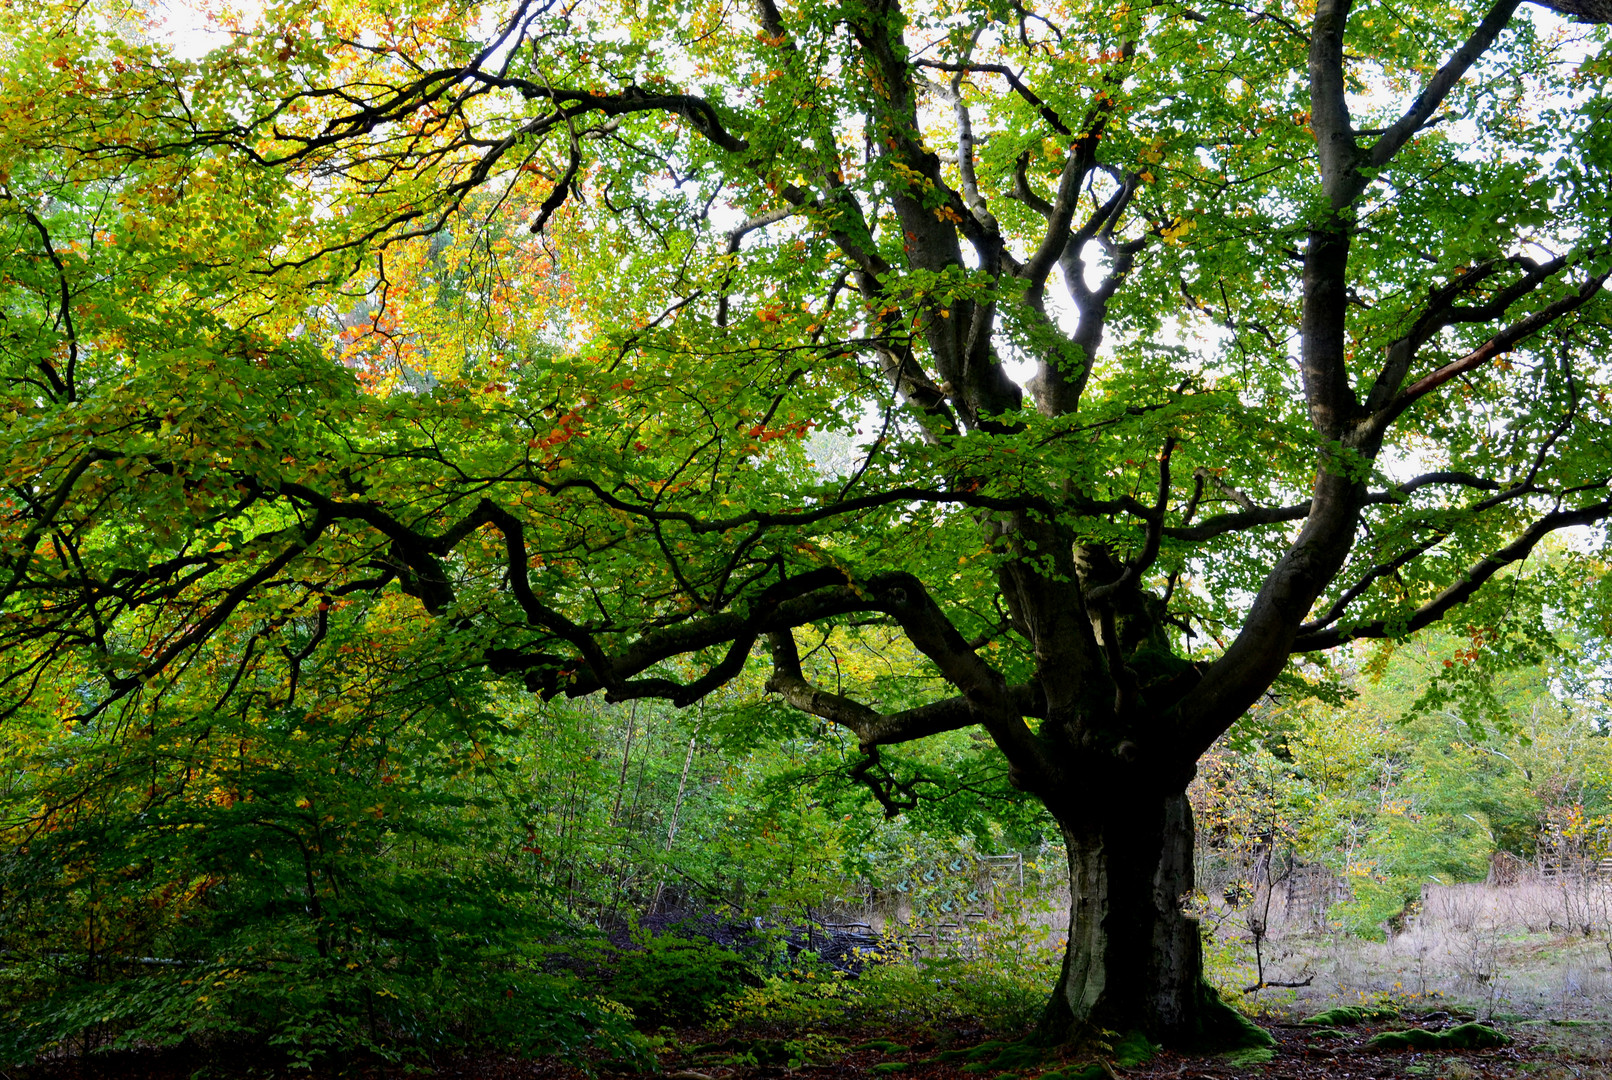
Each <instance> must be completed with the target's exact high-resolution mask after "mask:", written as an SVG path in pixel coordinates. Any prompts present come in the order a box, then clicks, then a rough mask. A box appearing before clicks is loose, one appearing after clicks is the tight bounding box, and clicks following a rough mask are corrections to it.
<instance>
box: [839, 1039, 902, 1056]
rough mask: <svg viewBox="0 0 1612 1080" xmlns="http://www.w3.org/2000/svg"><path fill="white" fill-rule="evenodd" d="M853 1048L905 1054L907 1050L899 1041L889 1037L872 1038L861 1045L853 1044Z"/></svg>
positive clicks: (855, 1049) (858, 1050) (854, 1049)
mask: <svg viewBox="0 0 1612 1080" xmlns="http://www.w3.org/2000/svg"><path fill="white" fill-rule="evenodd" d="M851 1049H852V1050H853V1051H857V1052H861V1051H865V1050H872V1051H875V1052H877V1053H880V1054H905V1053H906V1052H907V1048H906V1047H905V1046H902V1045H901V1044H900V1043H898V1042H891V1041H890V1040H889V1039H872V1040H870V1041H868V1042H865V1043H863V1044H862V1045H861V1046H853V1047H851Z"/></svg>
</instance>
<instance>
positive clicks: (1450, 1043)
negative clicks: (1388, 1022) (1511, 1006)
mask: <svg viewBox="0 0 1612 1080" xmlns="http://www.w3.org/2000/svg"><path fill="white" fill-rule="evenodd" d="M1366 1045H1367V1046H1370V1047H1371V1048H1372V1049H1374V1050H1487V1049H1489V1048H1490V1047H1495V1046H1509V1045H1511V1039H1510V1037H1508V1036H1506V1035H1502V1034H1501V1033H1500V1032H1498V1031H1496V1030H1495V1029H1494V1028H1492V1027H1489V1026H1488V1025H1487V1024H1461V1025H1460V1026H1458V1027H1452V1028H1451V1029H1450V1030H1448V1031H1428V1030H1427V1029H1426V1028H1410V1029H1408V1030H1405V1031H1384V1032H1382V1033H1381V1034H1379V1035H1373V1036H1372V1037H1371V1038H1370V1039H1368V1040H1366Z"/></svg>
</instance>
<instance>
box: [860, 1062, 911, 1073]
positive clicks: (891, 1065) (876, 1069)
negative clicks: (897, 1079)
mask: <svg viewBox="0 0 1612 1080" xmlns="http://www.w3.org/2000/svg"><path fill="white" fill-rule="evenodd" d="M906 1067H907V1063H906V1062H905V1061H881V1062H879V1063H878V1064H877V1065H875V1066H873V1068H871V1069H869V1070H868V1071H869V1072H873V1073H880V1074H883V1073H898V1072H901V1071H902V1070H903V1069H905V1068H906Z"/></svg>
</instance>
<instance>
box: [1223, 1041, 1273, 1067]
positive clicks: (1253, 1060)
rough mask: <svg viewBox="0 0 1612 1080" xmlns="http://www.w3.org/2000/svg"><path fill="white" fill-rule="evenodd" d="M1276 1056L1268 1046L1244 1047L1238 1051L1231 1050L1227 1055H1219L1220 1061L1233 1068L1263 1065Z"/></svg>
mask: <svg viewBox="0 0 1612 1080" xmlns="http://www.w3.org/2000/svg"><path fill="white" fill-rule="evenodd" d="M1275 1056H1276V1051H1275V1050H1273V1049H1272V1048H1270V1047H1269V1046H1245V1047H1243V1048H1242V1049H1240V1050H1233V1051H1231V1052H1230V1053H1228V1054H1221V1055H1220V1060H1221V1061H1224V1062H1225V1063H1226V1064H1227V1065H1231V1066H1233V1067H1234V1068H1239V1069H1241V1068H1246V1067H1247V1066H1249V1065H1264V1064H1265V1063H1266V1062H1268V1061H1270V1060H1271V1059H1272V1058H1274V1057H1275Z"/></svg>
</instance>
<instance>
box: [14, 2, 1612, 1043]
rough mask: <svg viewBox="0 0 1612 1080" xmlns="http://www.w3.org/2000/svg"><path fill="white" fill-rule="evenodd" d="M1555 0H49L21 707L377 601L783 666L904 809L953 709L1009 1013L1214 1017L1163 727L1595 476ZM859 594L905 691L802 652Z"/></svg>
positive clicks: (17, 70) (19, 192)
mask: <svg viewBox="0 0 1612 1080" xmlns="http://www.w3.org/2000/svg"><path fill="white" fill-rule="evenodd" d="M1548 7H1550V8H1552V9H1554V10H1552V11H1547V10H1544V9H1540V8H1526V9H1525V8H1523V7H1522V6H1520V4H1519V0H1499V2H1497V3H1495V4H1493V6H1485V4H1484V3H1482V2H1478V3H1472V2H1466V0H1462V2H1457V3H1446V2H1442V0H1439V2H1435V0H1406V2H1404V3H1388V2H1386V0H1359V2H1357V3H1351V2H1350V0H1297V2H1295V0H1256V2H1254V3H1244V2H1233V0H1193V2H1190V3H1188V2H1176V0H1164V2H1159V3H1154V4H1151V5H1145V4H1124V3H1111V4H1089V3H1087V2H1086V0H1025V2H1022V3H1021V2H1018V0H1014V2H1011V3H1010V2H998V0H936V2H933V3H927V2H924V3H921V2H918V0H844V2H836V3H820V2H818V0H801V2H800V3H798V4H795V5H788V4H779V3H777V2H775V0H753V2H751V0H738V2H734V3H722V2H717V0H712V2H709V3H706V2H704V0H680V2H676V3H671V4H668V5H664V6H662V5H650V6H649V9H648V14H644V13H642V12H641V11H640V10H639V9H638V8H636V7H633V6H631V5H615V4H611V3H608V2H599V3H589V2H586V0H583V2H579V3H575V4H568V5H562V4H560V3H557V2H553V0H550V2H548V3H538V2H535V0H527V2H523V3H518V4H516V5H515V6H513V7H499V6H497V5H489V6H481V5H472V6H459V5H458V4H450V5H447V6H443V5H438V4H407V3H405V4H400V5H382V4H374V5H366V4H364V3H354V4H350V5H349V4H341V5H338V4H330V5H329V6H328V7H327V6H325V5H323V4H321V3H319V2H296V3H288V4H284V5H281V6H271V7H270V8H269V9H268V10H266V11H265V13H264V14H263V16H262V20H261V22H260V23H256V24H253V25H250V26H239V27H235V28H234V30H233V31H232V32H231V33H229V34H228V35H226V36H224V37H223V38H221V39H220V40H221V41H222V44H221V45H220V46H219V47H218V48H217V49H216V50H214V51H213V52H211V53H209V54H207V55H205V56H203V57H201V58H199V59H183V58H179V57H176V56H174V55H172V54H171V53H170V52H168V51H167V50H166V49H165V48H164V47H163V46H162V45H161V44H160V40H159V43H156V44H153V43H152V40H154V39H148V38H147V37H146V36H144V32H143V31H141V29H140V28H139V27H138V26H135V25H133V24H132V23H130V22H129V21H128V20H127V19H123V20H122V21H120V18H119V17H115V16H116V13H110V14H108V15H106V16H105V17H104V19H101V20H100V21H98V17H96V16H94V15H92V14H90V13H87V12H86V10H85V9H84V8H83V7H82V5H79V6H75V7H73V8H72V9H71V11H70V12H68V13H66V14H63V15H59V16H58V15H56V14H55V13H54V12H53V11H52V10H50V9H48V8H41V9H40V10H39V11H36V12H34V13H33V17H32V21H31V22H30V20H26V19H25V20H23V21H22V23H21V24H19V25H22V24H28V25H33V26H36V27H37V28H38V30H37V32H35V31H26V32H24V31H12V32H11V37H10V39H9V40H8V42H7V44H6V48H5V52H4V60H5V63H6V65H7V67H8V69H9V71H8V74H7V76H6V81H5V85H4V95H5V100H4V102H3V103H0V108H3V110H4V113H5V122H4V125H3V129H4V131H5V134H4V136H3V153H4V161H3V162H0V164H3V166H4V171H3V172H0V180H3V182H4V185H5V187H4V198H3V201H0V220H3V227H4V229H5V230H6V233H7V237H8V241H9V248H8V250H9V252H10V254H9V255H8V256H7V263H6V269H5V272H4V275H3V276H0V288H3V289H4V290H5V298H4V301H3V304H4V307H3V308H0V311H3V313H4V334H3V337H4V342H3V344H0V348H3V350H4V364H5V378H6V389H5V395H6V397H7V399H8V400H6V401H5V402H4V403H3V404H4V408H3V410H0V412H3V424H4V426H3V428H0V432H3V438H4V445H5V455H6V456H5V484H6V487H7V492H6V497H5V502H4V503H3V510H0V514H3V518H0V521H3V534H0V540H3V542H4V547H3V549H0V560H3V561H0V570H3V574H0V600H3V604H4V608H3V614H0V685H3V687H4V690H3V692H0V712H4V713H6V714H9V715H10V716H11V717H12V721H13V722H16V723H20V722H23V721H24V720H26V719H27V718H30V717H33V718H36V719H37V718H38V717H41V716H45V717H50V716H56V717H59V718H60V719H62V720H63V721H65V722H66V723H68V724H69V725H85V724H112V723H127V724H130V725H131V730H133V729H134V728H136V727H138V726H140V725H149V724H152V723H156V722H157V720H156V719H155V718H157V717H160V715H161V712H162V708H164V707H171V706H172V705H173V703H174V702H177V701H181V700H183V701H189V702H193V703H194V704H193V705H191V706H187V707H194V708H207V709H213V710H217V711H233V712H234V713H236V714H239V715H240V716H243V717H250V716H252V715H257V714H262V715H269V714H283V713H285V712H286V711H287V710H293V709H299V708H308V707H312V705H311V704H310V702H309V701H308V700H307V692H306V691H302V696H301V697H299V686H300V685H302V684H303V683H304V682H305V680H303V679H302V673H303V672H305V671H307V670H309V668H310V665H331V664H339V663H341V656H340V653H339V651H338V650H336V649H334V648H330V649H327V648H326V644H327V643H328V642H330V641H333V640H336V639H337V638H339V637H340V635H335V634H332V633H331V628H332V627H334V626H336V625H338V624H347V625H349V626H353V625H363V624H365V621H366V620H374V619H379V618H381V617H382V612H383V611H384V617H385V618H387V619H392V620H412V621H413V622H414V623H416V624H418V625H416V626H415V627H414V628H413V629H412V630H411V634H410V635H409V637H410V640H411V641H413V642H416V643H417V642H418V639H419V637H418V636H419V634H420V633H422V632H428V633H431V634H435V635H437V638H438V641H439V644H438V650H439V655H440V656H441V657H442V658H443V659H442V664H443V666H444V670H445V671H459V672H472V673H474V672H481V673H483V677H486V678H497V679H506V680H510V679H513V680H518V681H520V682H522V683H524V685H525V686H526V687H527V688H529V689H530V690H531V691H533V692H536V693H539V694H544V695H555V694H570V695H582V694H589V693H595V692H602V693H604V694H605V695H607V696H608V697H610V698H612V699H614V700H627V699H633V698H660V699H667V700H670V701H672V702H674V703H677V704H679V705H687V704H690V703H693V702H695V701H697V700H699V699H700V698H701V697H703V696H704V695H707V694H709V693H710V692H711V691H713V690H715V689H717V688H719V687H722V686H723V685H725V684H727V683H729V682H731V681H732V680H734V679H735V678H737V677H738V676H739V675H740V674H741V672H743V671H745V670H746V669H747V667H753V666H754V665H762V666H763V667H764V668H765V669H766V670H768V671H770V676H769V677H768V679H767V682H766V686H767V690H768V692H769V694H770V695H772V700H774V701H781V702H784V703H787V705H788V706H792V707H793V708H794V709H798V710H802V711H804V712H806V713H810V714H813V715H814V716H816V717H820V718H822V719H824V720H827V721H830V722H832V723H834V724H838V725H842V726H843V727H845V728H847V729H849V730H850V731H851V732H854V733H855V735H856V737H857V738H858V739H859V740H860V745H861V748H862V751H863V753H864V755H865V760H864V761H863V762H862V763H861V764H860V765H859V766H858V767H857V769H856V775H857V776H858V777H859V778H860V779H862V780H863V781H864V782H866V783H867V784H868V785H869V786H870V787H871V788H872V790H873V791H874V793H875V794H876V795H877V796H878V798H879V799H880V800H881V802H883V803H884V805H885V806H886V807H887V808H888V809H890V810H892V811H894V810H897V809H899V808H900V807H902V806H903V805H907V804H909V803H910V801H911V799H912V798H914V797H921V796H922V793H923V788H922V786H921V785H915V783H914V782H913V781H912V779H911V778H907V779H903V777H902V776H901V775H900V774H899V772H897V771H892V769H891V768H890V767H889V765H888V764H887V763H885V762H881V760H880V757H879V755H880V748H881V747H886V746H891V745H894V744H899V743H904V742H908V741H911V740H916V739H921V738H924V737H925V736H929V735H933V734H935V733H938V732H944V731H950V730H954V729H958V728H963V727H972V728H978V729H980V730H982V731H983V732H984V733H985V734H986V735H988V736H989V739H990V740H991V741H992V742H994V744H995V747H996V748H997V749H998V750H999V751H1000V753H1001V755H1002V756H1003V758H1005V760H1006V762H1007V765H1008V767H1009V769H1010V770H1011V776H1012V778H1013V781H1014V783H1015V784H1016V785H1018V786H1019V787H1020V788H1022V789H1023V790H1024V791H1026V792H1028V793H1031V794H1032V795H1034V796H1035V797H1036V798H1038V799H1040V800H1042V801H1043V802H1044V803H1045V805H1046V807H1047V809H1048V810H1049V811H1050V812H1051V814H1052V816H1053V817H1054V818H1055V819H1056V820H1057V822H1058V824H1059V826H1060V827H1061V829H1062V831H1063V834H1064V838H1065V840H1066V842H1067V845H1068V852H1069V874H1070V884H1071V888H1072V892H1073V896H1074V904H1073V911H1072V914H1071V922H1070V928H1069V938H1068V951H1067V957H1066V960H1065V963H1064V967H1063V974H1062V977H1061V978H1060V980H1059V982H1058V985H1057V987H1056V989H1055V991H1054V993H1053V996H1052V1000H1051V1004H1050V1005H1049V1008H1048V1011H1047V1017H1046V1021H1045V1028H1046V1033H1047V1034H1049V1035H1052V1036H1061V1035H1064V1034H1067V1033H1072V1032H1077V1031H1079V1030H1082V1029H1085V1028H1087V1027H1088V1026H1097V1027H1101V1028H1107V1029H1113V1030H1129V1029H1143V1030H1145V1031H1147V1032H1148V1033H1150V1034H1153V1035H1155V1036H1158V1037H1163V1038H1166V1039H1171V1040H1175V1041H1179V1042H1188V1041H1192V1040H1194V1039H1210V1038H1213V1037H1215V1036H1216V1033H1217V1031H1224V1030H1226V1029H1227V1027H1226V1025H1227V1020H1226V1018H1225V1011H1224V1006H1221V1005H1219V1004H1218V1002H1216V1001H1215V999H1214V998H1213V995H1212V993H1211V992H1209V991H1207V990H1206V989H1205V988H1204V984H1203V982H1202V979H1201V974H1200V967H1201V964H1200V955H1199V946H1198V938H1197V934H1198V930H1197V926H1196V924H1195V923H1194V922H1193V920H1191V919H1190V918H1188V917H1187V916H1186V915H1185V914H1184V913H1183V909H1182V903H1181V901H1182V897H1183V895H1184V894H1186V893H1187V892H1189V891H1190V889H1191V886H1192V859H1191V853H1192V825H1191V820H1190V814H1189V811H1188V807H1187V802H1186V799H1185V797H1184V794H1183V793H1184V790H1185V787H1186V785H1187V783H1188V781H1189V780H1190V779H1191V777H1192V775H1193V771H1194V767H1195V762H1196V761H1197V759H1198V758H1199V756H1200V755H1201V754H1202V753H1203V752H1204V751H1205V750H1206V749H1207V748H1208V747H1209V746H1210V744H1211V743H1213V742H1214V741H1215V739H1216V738H1217V737H1218V736H1219V735H1220V734H1222V733H1223V732H1225V731H1226V730H1227V728H1228V727H1229V726H1230V725H1231V724H1232V723H1233V722H1234V721H1236V720H1237V718H1238V717H1239V716H1240V715H1242V714H1243V712H1244V711H1245V710H1247V709H1248V708H1249V707H1250V706H1251V705H1252V704H1254V703H1255V702H1256V701H1257V700H1258V699H1259V698H1260V697H1261V696H1262V695H1264V694H1266V693H1267V692H1269V691H1270V690H1271V688H1272V687H1273V685H1278V684H1279V683H1281V682H1282V681H1283V680H1288V681H1289V682H1292V683H1294V684H1295V685H1296V684H1298V683H1301V682H1303V681H1304V679H1305V678H1307V677H1311V675H1312V674H1313V672H1314V671H1317V670H1319V668H1320V667H1321V666H1324V664H1325V654H1326V652H1327V650H1336V649H1338V648H1339V647H1342V646H1347V645H1349V644H1350V643H1351V642H1357V641H1361V640H1363V639H1388V640H1390V641H1391V640H1393V639H1396V638H1399V637H1402V636H1403V635H1406V634H1410V633H1414V632H1415V631H1417V630H1418V629H1420V628H1422V627H1424V626H1427V625H1429V624H1431V623H1434V622H1436V621H1438V620H1441V619H1446V618H1447V617H1450V616H1452V615H1454V614H1456V613H1458V612H1462V611H1466V612H1468V614H1466V615H1464V616H1460V617H1461V618H1463V619H1465V621H1466V623H1467V624H1470V625H1472V626H1474V627H1475V628H1476V629H1475V631H1474V641H1475V642H1476V643H1478V645H1483V646H1488V647H1494V648H1499V647H1501V646H1500V644H1499V643H1498V640H1497V635H1496V634H1494V633H1492V632H1491V631H1492V630H1493V629H1495V628H1498V627H1501V626H1502V625H1503V624H1504V622H1505V620H1506V619H1507V618H1510V617H1512V614H1514V613H1515V612H1517V611H1520V610H1522V609H1523V608H1524V607H1525V606H1527V605H1525V604H1524V603H1523V602H1522V601H1523V598H1524V594H1527V593H1529V592H1530V590H1534V591H1537V590H1539V589H1542V588H1545V587H1547V586H1548V584H1549V579H1548V576H1545V575H1539V574H1529V573H1522V572H1518V569H1517V568H1518V564H1520V563H1523V562H1524V561H1525V560H1527V559H1528V557H1529V555H1530V553H1531V552H1533V551H1534V550H1535V548H1536V546H1537V545H1539V544H1540V542H1541V541H1542V540H1543V539H1544V538H1546V537H1547V536H1549V535H1550V534H1552V533H1553V532H1557V531H1559V530H1563V529H1566V528H1569V527H1572V526H1583V525H1595V524H1597V523H1599V522H1601V521H1602V520H1603V519H1604V518H1605V517H1606V516H1607V515H1608V514H1609V513H1612V491H1609V489H1608V485H1609V483H1612V452H1609V450H1608V448H1609V447H1612V432H1609V431H1608V428H1607V411H1606V404H1605V400H1606V393H1607V387H1608V376H1609V369H1608V367H1607V362H1606V356H1607V348H1608V346H1609V344H1612V325H1609V321H1608V315H1609V306H1608V303H1607V298H1606V289H1605V282H1606V280H1607V277H1608V273H1609V270H1612V257H1609V250H1608V249H1609V242H1608V237H1609V236H1612V208H1609V205H1608V199H1607V194H1608V191H1609V190H1612V123H1609V122H1608V117H1607V110H1608V106H1609V103H1612V97H1609V94H1608V75H1609V71H1612V69H1609V64H1608V59H1607V58H1606V57H1605V56H1604V55H1603V53H1602V43H1603V42H1604V41H1605V35H1604V33H1603V31H1602V28H1601V27H1600V26H1599V25H1595V24H1598V23H1601V22H1604V21H1605V20H1606V19H1607V18H1608V10H1607V8H1606V6H1605V4H1604V3H1600V2H1599V0H1585V2H1582V3H1581V2H1579V0H1560V2H1558V3H1551V4H1548ZM1013 372H1021V373H1023V375H1022V377H1017V378H1016V377H1015V376H1014V375H1013V374H1011V373H1013ZM853 429H855V430H854V432H853ZM814 432H817V433H818V434H816V435H813V434H812V433H814ZM833 439H838V440H839V441H840V444H841V445H845V444H846V440H848V439H849V440H852V441H854V444H855V445H856V447H857V451H856V453H855V454H854V455H852V456H851V457H850V458H849V459H848V464H847V463H842V467H838V468H828V467H823V466H820V465H814V464H813V458H812V455H813V454H816V455H817V456H818V457H819V458H821V457H822V456H823V448H824V447H825V446H827V445H828V444H829V443H830V442H831V441H832V440H833ZM814 440H815V441H814ZM1590 535H1592V536H1595V535H1599V534H1598V533H1591V534H1590ZM869 624H880V625H882V626H885V627H892V628H895V629H897V630H899V632H900V634H901V635H902V636H903V637H904V638H905V640H906V641H907V642H910V645H911V647H912V649H913V650H915V655H920V656H921V666H922V672H921V674H922V675H923V679H921V680H919V681H918V682H916V683H912V684H909V685H908V687H907V688H906V689H905V690H902V691H899V692H898V691H892V690H890V689H889V688H888V687H886V686H867V687H858V686H856V685H854V684H850V683H847V682H845V681H844V680H843V679H841V678H838V677H837V676H836V674H835V671H834V668H833V667H832V666H831V665H829V664H828V663H827V662H826V660H825V656H826V654H825V653H824V652H822V651H820V650H819V646H821V645H822V644H823V643H824V642H826V641H829V640H830V639H831V638H834V639H835V640H837V641H841V642H843V641H846V640H850V639H851V638H854V635H855V632H856V630H855V628H856V627H858V626H862V627H866V626H868V625H869ZM836 635H838V636H837V637H836ZM847 635H850V637H847ZM415 647H417V644H416V646H415ZM1475 648H1476V646H1475ZM1471 655H1472V654H1463V656H1462V657H1461V660H1462V661H1463V662H1464V661H1466V660H1468V659H1470V658H1471ZM198 685H202V686H205V687H207V688H208V692H207V693H205V694H203V693H200V692H198V691H197V690H196V689H195V687H196V686H198ZM187 686H188V687H189V688H190V689H189V690H184V688H185V687H187ZM914 686H915V687H917V689H913V687H914ZM182 691H183V693H182ZM184 694H188V695H189V696H188V697H186V696H183V695H184ZM165 702H166V703H167V706H165V705H164V703H165Z"/></svg>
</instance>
